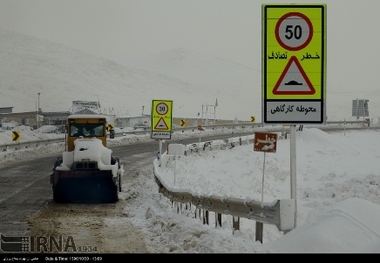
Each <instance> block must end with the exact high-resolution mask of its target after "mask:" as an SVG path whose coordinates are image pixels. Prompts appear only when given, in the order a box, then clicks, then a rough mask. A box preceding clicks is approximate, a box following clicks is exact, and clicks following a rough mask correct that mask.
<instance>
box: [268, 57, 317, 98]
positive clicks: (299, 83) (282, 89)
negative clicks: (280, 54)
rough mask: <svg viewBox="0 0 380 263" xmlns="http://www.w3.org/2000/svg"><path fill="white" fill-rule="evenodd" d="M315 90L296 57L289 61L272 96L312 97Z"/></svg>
mask: <svg viewBox="0 0 380 263" xmlns="http://www.w3.org/2000/svg"><path fill="white" fill-rule="evenodd" d="M314 93H315V89H314V87H313V84H311V82H310V80H309V78H308V77H307V75H306V73H305V71H304V70H303V68H302V66H301V64H300V62H299V61H298V59H297V57H295V56H292V57H291V58H290V59H289V62H288V64H287V65H286V67H285V69H284V71H283V72H282V74H281V76H280V78H279V80H278V81H277V83H276V85H275V86H274V89H273V94H274V95H313V94H314Z"/></svg>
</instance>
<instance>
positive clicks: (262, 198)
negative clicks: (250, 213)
mask: <svg viewBox="0 0 380 263" xmlns="http://www.w3.org/2000/svg"><path fill="white" fill-rule="evenodd" d="M265 154H266V152H264V161H263V179H262V180H261V203H264V172H265Z"/></svg>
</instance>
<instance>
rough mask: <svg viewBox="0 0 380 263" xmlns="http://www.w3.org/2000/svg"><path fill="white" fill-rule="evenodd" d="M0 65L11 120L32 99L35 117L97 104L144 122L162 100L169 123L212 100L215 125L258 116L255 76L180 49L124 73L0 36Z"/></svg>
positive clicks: (2, 97)
mask: <svg viewBox="0 0 380 263" xmlns="http://www.w3.org/2000/svg"><path fill="white" fill-rule="evenodd" d="M183 58H186V59H183ZM0 60H1V61H2V63H1V65H0V85H1V91H0V107H13V112H23V111H33V110H36V108H37V100H38V93H40V108H41V109H42V110H43V111H61V110H69V109H70V108H71V105H72V101H74V100H86V101H98V100H99V101H100V103H101V107H102V111H103V112H104V113H112V114H115V115H117V116H125V115H127V116H128V115H139V114H141V110H142V106H144V107H145V112H144V113H145V114H150V112H151V104H152V100H157V99H158V100H161V99H162V100H172V101H173V116H175V117H189V118H193V117H196V116H197V114H198V113H201V114H202V105H214V104H215V101H216V99H217V100H218V107H217V108H216V118H218V119H219V118H222V119H234V118H235V117H236V118H238V119H239V120H246V121H249V120H250V116H252V115H255V116H256V117H259V114H260V112H261V104H260V87H259V83H260V80H259V79H258V76H259V74H258V73H257V72H256V73H255V72H254V71H253V70H251V69H249V68H246V67H244V66H241V65H239V64H236V63H233V62H229V61H226V60H222V59H219V58H215V57H210V56H202V55H201V54H199V53H196V52H193V51H188V50H183V49H175V50H169V51H165V52H163V53H160V54H157V55H155V59H154V60H152V59H151V58H150V63H151V64H149V63H148V64H147V61H145V60H144V61H141V63H136V64H134V63H133V62H130V63H129V66H125V65H120V64H118V63H116V62H113V61H110V60H107V59H103V58H98V57H94V56H91V55H88V54H86V53H84V52H83V51H79V50H76V49H73V48H70V47H67V46H64V45H61V44H57V43H52V42H49V41H46V40H42V39H38V38H35V37H30V36H27V35H23V34H20V33H16V32H10V31H6V30H0ZM169 62H170V63H169ZM144 63H145V64H144ZM211 110H213V109H211V108H210V109H209V111H211Z"/></svg>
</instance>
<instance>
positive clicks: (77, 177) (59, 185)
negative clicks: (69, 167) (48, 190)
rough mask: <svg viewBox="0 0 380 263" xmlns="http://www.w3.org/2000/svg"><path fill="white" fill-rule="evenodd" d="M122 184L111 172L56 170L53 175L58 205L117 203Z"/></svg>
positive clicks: (54, 196) (55, 199)
mask: <svg viewBox="0 0 380 263" xmlns="http://www.w3.org/2000/svg"><path fill="white" fill-rule="evenodd" d="M120 183H121V182H120V176H119V177H118V178H116V177H113V175H112V171H109V170H96V171H93V170H82V171H57V170H56V171H54V173H53V174H52V175H51V184H52V187H53V199H54V201H55V202H56V203H115V202H117V201H118V199H119V198H118V189H119V185H120Z"/></svg>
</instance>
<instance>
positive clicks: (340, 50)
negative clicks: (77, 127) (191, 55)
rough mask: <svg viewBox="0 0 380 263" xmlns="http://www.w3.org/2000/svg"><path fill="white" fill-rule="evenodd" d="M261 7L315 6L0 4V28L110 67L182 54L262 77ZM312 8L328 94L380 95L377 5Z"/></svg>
mask: <svg viewBox="0 0 380 263" xmlns="http://www.w3.org/2000/svg"><path fill="white" fill-rule="evenodd" d="M268 3H282V4H290V3H318V1H310V0H303V1H285V0H278V1H256V0H0V28H1V29H6V30H14V31H17V32H20V33H24V34H27V35H31V36H36V37H39V38H42V39H47V40H50V41H53V42H56V43H61V44H64V45H66V46H69V47H74V48H76V49H79V50H83V51H84V52H85V53H87V54H90V55H94V56H97V57H102V58H108V59H111V60H114V61H117V62H123V61H126V60H128V59H130V58H131V57H134V56H142V55H150V54H153V53H157V52H160V51H164V50H168V49H172V48H184V49H189V50H193V51H197V52H200V53H203V54H206V55H212V56H217V57H219V58H223V59H228V60H230V61H234V62H237V63H240V64H242V65H246V66H248V67H250V68H252V69H254V70H255V71H261V52H262V46H261V27H262V22H261V19H262V15H261V7H262V4H268ZM319 3H325V4H326V5H327V88H328V89H327V95H330V94H333V93H335V94H336V96H338V97H340V96H342V95H343V94H345V95H346V97H347V98H349V100H351V99H355V98H359V99H370V98H371V99H372V98H374V97H377V96H379V95H380V89H379V88H378V86H379V83H378V77H377V76H378V73H379V72H380V63H379V61H380V52H378V48H379V46H380V31H379V30H378V29H377V25H378V24H379V21H378V12H379V10H380V1H378V0H363V1H357V0H345V1H336V0H326V1H323V2H319ZM358 92H360V93H358ZM330 98H331V97H330ZM370 103H372V105H374V103H375V102H372V101H371V102H370Z"/></svg>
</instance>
